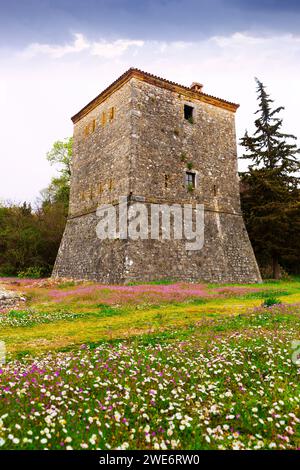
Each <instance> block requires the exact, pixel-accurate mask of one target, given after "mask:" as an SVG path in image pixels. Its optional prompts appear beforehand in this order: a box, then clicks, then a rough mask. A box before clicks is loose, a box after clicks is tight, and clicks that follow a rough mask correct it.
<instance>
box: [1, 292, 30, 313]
mask: <svg viewBox="0 0 300 470" xmlns="http://www.w3.org/2000/svg"><path fill="white" fill-rule="evenodd" d="M25 300H26V299H25V297H22V295H21V294H19V293H18V292H13V291H10V290H7V289H5V288H4V287H2V286H0V312H1V311H4V310H6V309H10V308H14V307H17V306H18V305H19V304H20V302H25Z"/></svg>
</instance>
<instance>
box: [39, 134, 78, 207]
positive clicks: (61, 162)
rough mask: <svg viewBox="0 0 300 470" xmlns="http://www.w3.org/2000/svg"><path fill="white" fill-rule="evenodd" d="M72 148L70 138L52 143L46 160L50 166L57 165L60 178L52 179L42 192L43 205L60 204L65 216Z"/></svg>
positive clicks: (68, 194) (71, 139)
mask: <svg viewBox="0 0 300 470" xmlns="http://www.w3.org/2000/svg"><path fill="white" fill-rule="evenodd" d="M72 146H73V138H72V137H69V138H67V139H64V140H58V141H56V142H54V144H53V147H52V149H51V150H50V151H49V152H48V153H47V160H48V161H49V162H50V164H51V165H57V167H58V171H59V173H60V176H59V177H54V178H52V180H51V183H50V185H49V186H48V188H46V190H44V191H42V198H43V203H44V204H46V205H47V204H54V203H62V204H63V205H64V208H65V212H66V214H67V212H68V206H69V197H70V178H71V162H72Z"/></svg>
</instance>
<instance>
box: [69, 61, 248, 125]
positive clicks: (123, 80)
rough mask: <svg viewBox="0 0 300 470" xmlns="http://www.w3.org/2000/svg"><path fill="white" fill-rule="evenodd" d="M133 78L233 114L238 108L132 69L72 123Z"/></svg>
mask: <svg viewBox="0 0 300 470" xmlns="http://www.w3.org/2000/svg"><path fill="white" fill-rule="evenodd" d="M133 77H135V78H137V79H140V80H143V81H145V82H148V83H151V84H153V85H155V86H158V87H161V88H167V89H170V90H172V91H176V92H178V93H180V92H181V93H182V94H184V95H187V96H188V97H189V98H194V99H198V100H200V101H203V102H206V103H209V104H212V105H214V106H217V107H220V108H225V109H228V110H230V111H233V112H235V111H236V110H237V108H238V107H239V105H238V104H235V103H231V102H230V101H226V100H224V99H222V98H217V97H215V96H212V95H208V94H206V93H203V92H202V91H200V92H199V91H193V90H192V89H191V88H189V87H186V86H184V85H180V84H179V83H176V82H172V81H170V80H166V79H165V78H161V77H158V76H156V75H153V74H151V73H148V72H144V71H142V70H139V69H137V68H134V67H132V68H130V69H129V70H127V71H126V72H125V73H123V75H121V76H120V77H119V78H117V80H115V81H114V82H113V83H111V84H110V85H109V86H108V87H107V88H105V90H103V91H102V92H101V93H100V94H99V95H98V96H96V98H94V99H93V100H92V101H90V102H89V103H88V104H87V105H86V106H84V108H82V109H81V110H80V111H79V112H78V113H77V114H75V115H74V116H73V117H72V121H73V122H74V123H75V122H77V121H79V120H80V119H81V118H82V117H84V116H86V115H87V114H88V113H89V112H90V111H91V110H92V109H94V108H95V107H96V106H98V105H99V104H100V103H101V102H103V101H104V100H105V99H106V98H108V96H110V95H111V94H112V93H113V92H114V91H116V90H118V89H119V88H120V87H121V86H123V85H124V84H125V83H126V82H127V81H128V80H129V79H130V78H133Z"/></svg>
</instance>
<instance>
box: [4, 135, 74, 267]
mask: <svg viewBox="0 0 300 470" xmlns="http://www.w3.org/2000/svg"><path fill="white" fill-rule="evenodd" d="M71 158H72V138H70V139H65V140H64V141H57V142H55V143H54V145H53V148H52V149H51V151H50V152H48V154H47V159H48V160H49V162H50V163H51V164H56V165H58V169H59V172H60V175H59V176H58V177H55V178H52V180H51V183H50V185H49V186H48V188H47V189H46V190H44V191H43V192H42V200H41V201H39V206H38V208H37V209H35V210H33V209H32V207H31V205H30V204H27V203H26V202H25V203H24V204H9V203H6V204H5V203H3V204H0V273H1V274H5V275H17V274H18V273H20V272H24V273H25V275H27V274H26V273H28V272H32V273H42V274H44V275H49V274H50V273H51V270H52V267H53V264H54V262H55V258H56V255H57V251H58V248H59V245H60V241H61V237H62V234H63V231H64V228H65V224H66V218H67V213H68V205H69V191H70V175H71Z"/></svg>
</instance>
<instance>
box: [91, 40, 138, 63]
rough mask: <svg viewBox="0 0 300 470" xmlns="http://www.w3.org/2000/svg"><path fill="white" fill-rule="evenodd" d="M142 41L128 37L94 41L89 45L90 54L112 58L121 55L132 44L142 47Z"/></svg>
mask: <svg viewBox="0 0 300 470" xmlns="http://www.w3.org/2000/svg"><path fill="white" fill-rule="evenodd" d="M143 45H144V41H130V40H128V39H118V40H117V41H113V42H107V41H104V40H103V41H100V42H94V43H92V45H91V54H92V55H95V56H99V57H105V58H108V59H109V58H113V57H118V56H120V55H122V54H123V53H124V52H126V51H127V49H128V48H130V47H132V46H136V47H142V46H143Z"/></svg>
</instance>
